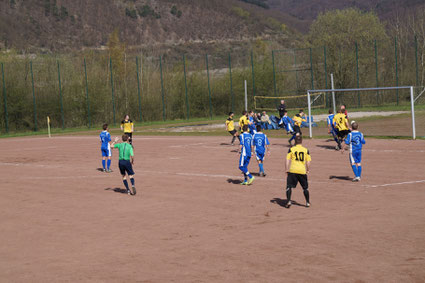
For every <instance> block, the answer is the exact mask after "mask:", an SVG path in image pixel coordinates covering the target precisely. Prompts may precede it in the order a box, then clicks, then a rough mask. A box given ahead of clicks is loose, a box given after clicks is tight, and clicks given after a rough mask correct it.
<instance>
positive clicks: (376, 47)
mask: <svg viewBox="0 0 425 283" xmlns="http://www.w3.org/2000/svg"><path fill="white" fill-rule="evenodd" d="M374 47H375V78H376V87H379V75H378V45H377V44H376V39H375V40H374ZM376 104H377V105H379V90H377V91H376Z"/></svg>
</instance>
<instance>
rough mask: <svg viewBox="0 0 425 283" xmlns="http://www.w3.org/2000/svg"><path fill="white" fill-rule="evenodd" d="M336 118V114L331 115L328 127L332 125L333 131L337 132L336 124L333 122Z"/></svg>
mask: <svg viewBox="0 0 425 283" xmlns="http://www.w3.org/2000/svg"><path fill="white" fill-rule="evenodd" d="M334 117H335V114H331V115H329V116H328V126H329V125H331V126H332V129H333V130H335V125H334V122H333V121H334Z"/></svg>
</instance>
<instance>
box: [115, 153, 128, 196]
mask: <svg viewBox="0 0 425 283" xmlns="http://www.w3.org/2000/svg"><path fill="white" fill-rule="evenodd" d="M125 161H126V160H120V161H119V163H118V168H119V169H120V173H121V176H122V182H123V184H124V186H125V189H126V191H127V194H129V195H131V191H130V189H129V187H128V182H127V177H126V174H125V172H126V167H127V166H126V165H127V164H126V162H125Z"/></svg>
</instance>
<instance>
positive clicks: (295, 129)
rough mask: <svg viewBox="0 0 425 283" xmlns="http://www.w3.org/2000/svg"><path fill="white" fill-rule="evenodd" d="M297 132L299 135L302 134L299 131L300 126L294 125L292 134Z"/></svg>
mask: <svg viewBox="0 0 425 283" xmlns="http://www.w3.org/2000/svg"><path fill="white" fill-rule="evenodd" d="M297 133H299V134H300V135H302V134H303V133H301V128H300V126H297V125H294V134H297Z"/></svg>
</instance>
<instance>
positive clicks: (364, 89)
mask: <svg viewBox="0 0 425 283" xmlns="http://www.w3.org/2000/svg"><path fill="white" fill-rule="evenodd" d="M394 89H410V105H411V111H412V138H413V139H414V140H415V139H416V123H415V98H414V94H413V86H397V87H373V88H343V89H314V90H313V89H312V90H308V91H307V100H308V101H307V102H308V116H309V117H311V98H310V95H311V94H312V93H316V92H324V93H329V92H332V98H333V100H332V101H333V104H334V106H335V92H355V91H374V90H375V91H376V90H394ZM308 130H309V134H310V138H312V137H313V128H312V126H311V123H309V124H308Z"/></svg>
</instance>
